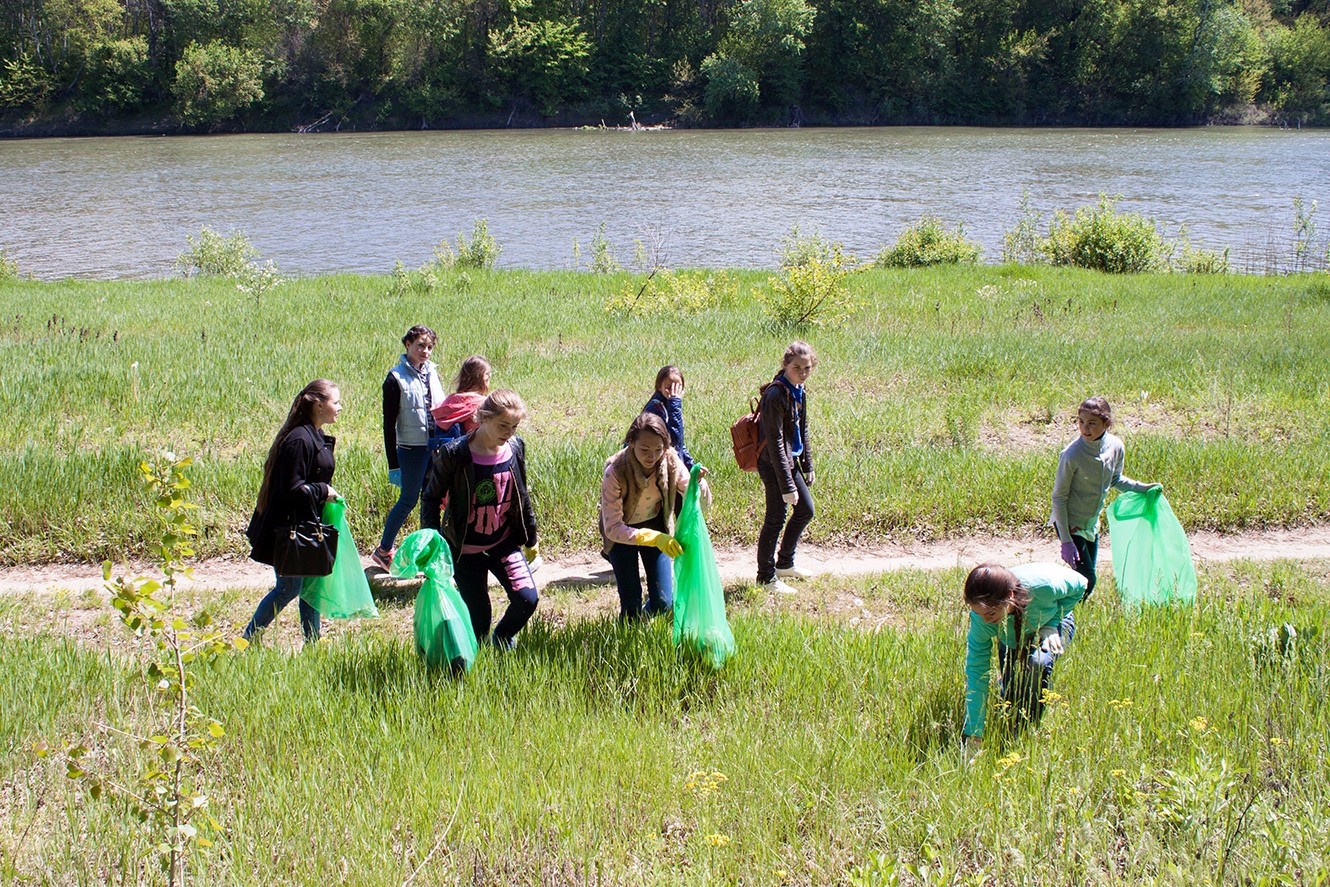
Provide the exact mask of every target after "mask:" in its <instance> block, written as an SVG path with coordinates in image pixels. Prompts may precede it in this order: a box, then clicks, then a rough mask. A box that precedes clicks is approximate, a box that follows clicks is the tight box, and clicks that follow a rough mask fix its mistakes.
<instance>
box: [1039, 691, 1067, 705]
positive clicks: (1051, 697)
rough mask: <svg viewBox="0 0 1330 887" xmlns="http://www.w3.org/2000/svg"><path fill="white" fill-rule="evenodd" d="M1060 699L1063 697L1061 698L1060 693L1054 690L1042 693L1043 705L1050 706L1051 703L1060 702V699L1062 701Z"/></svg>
mask: <svg viewBox="0 0 1330 887" xmlns="http://www.w3.org/2000/svg"><path fill="white" fill-rule="evenodd" d="M1062 698H1063V697H1062V694H1061V693H1058V692H1057V691H1056V690H1045V691H1043V702H1044V705H1052V704H1053V703H1055V702H1057V701H1058V700H1060V699H1062Z"/></svg>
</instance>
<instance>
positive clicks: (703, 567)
mask: <svg viewBox="0 0 1330 887" xmlns="http://www.w3.org/2000/svg"><path fill="white" fill-rule="evenodd" d="M701 467H702V466H701V465H694V466H693V472H692V475H691V476H690V477H689V479H688V492H686V493H684V497H683V508H682V510H681V511H680V512H679V521H678V523H677V524H676V526H675V532H674V537H675V538H676V539H678V540H679V544H680V545H681V546H683V553H682V554H680V555H679V556H678V557H676V558H675V559H674V643H675V645H676V646H678V645H681V644H682V645H687V646H688V647H691V648H692V649H694V650H696V651H698V652H699V653H701V654H702V655H703V656H704V657H706V659H707V660H708V661H710V663H711V667H712V668H720V667H721V666H722V665H724V664H725V660H726V659H728V658H730V657H731V656H733V655H734V651H735V645H734V635H733V634H732V633H731V632H730V624H729V622H727V621H726V620H725V590H724V588H723V587H722V586H721V584H720V571H719V570H718V569H717V568H716V552H715V549H713V548H712V547H711V534H710V533H708V532H707V522H706V519H705V518H703V517H702V503H701V502H700V501H699V498H698V496H699V494H698V483H699V481H701V479H702V475H701V473H700V472H701Z"/></svg>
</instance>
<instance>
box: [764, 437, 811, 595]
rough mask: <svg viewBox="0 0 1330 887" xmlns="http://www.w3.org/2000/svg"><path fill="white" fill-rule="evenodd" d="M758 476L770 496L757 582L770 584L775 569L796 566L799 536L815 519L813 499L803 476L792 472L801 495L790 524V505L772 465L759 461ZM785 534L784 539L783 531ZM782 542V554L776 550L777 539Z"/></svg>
mask: <svg viewBox="0 0 1330 887" xmlns="http://www.w3.org/2000/svg"><path fill="white" fill-rule="evenodd" d="M757 474H758V477H760V478H762V489H763V491H765V493H766V497H767V511H766V515H765V516H764V517H763V518H762V532H761V533H759V534H758V537H757V581H758V582H759V583H762V582H770V581H771V580H773V579H775V578H776V569H777V568H778V567H779V568H780V569H786V568H788V567H793V566H794V550H795V549H796V548H797V547H798V546H799V537H800V536H802V535H803V532H804V528H805V527H807V526H808V524H809V522H810V521H812V519H813V496H812V494H811V493H809V492H808V484H807V483H805V482H804V476H803V473H802V472H800V471H799V469H798V468H797V467H796V468H795V469H794V471H793V477H794V488H795V490H797V491H798V493H799V501H798V502H796V503H795V505H794V513H793V514H791V515H790V521H789V523H786V522H785V516H786V514H787V513H788V512H789V509H790V506H788V505H786V504H785V500H784V499H783V498H782V497H781V492H782V491H781V488H780V481H779V480H778V479H777V477H776V469H775V468H772V467H771V463H769V462H766V461H763V460H759V461H758V463H757ZM782 528H783V529H784V530H785V535H784V536H781V529H782ZM777 539H779V540H780V551H779V552H778V551H777V550H776V540H777Z"/></svg>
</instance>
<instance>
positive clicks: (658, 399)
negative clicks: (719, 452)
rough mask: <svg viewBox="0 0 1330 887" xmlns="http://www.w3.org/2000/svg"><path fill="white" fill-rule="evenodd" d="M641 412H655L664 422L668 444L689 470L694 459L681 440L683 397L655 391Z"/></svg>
mask: <svg viewBox="0 0 1330 887" xmlns="http://www.w3.org/2000/svg"><path fill="white" fill-rule="evenodd" d="M642 412H644V413H655V414H656V415H657V416H659V417H660V419H661V421H662V422H664V423H665V428H666V429H667V430H668V431H669V432H670V445H671V446H672V447H674V452H675V453H677V454H678V456H679V458H680V459H682V460H683V467H684V468H687V469H688V470H689V471H691V470H692V469H693V462H694V461H696V460H694V459H693V454H692V453H690V452H688V445H687V444H686V443H684V440H683V398H682V397H666V396H665V395H663V394H661V393H660V392H659V391H657V392H656V393H655V394H653V395H651V399H650V400H648V401H647V404H646V406H644V407H642Z"/></svg>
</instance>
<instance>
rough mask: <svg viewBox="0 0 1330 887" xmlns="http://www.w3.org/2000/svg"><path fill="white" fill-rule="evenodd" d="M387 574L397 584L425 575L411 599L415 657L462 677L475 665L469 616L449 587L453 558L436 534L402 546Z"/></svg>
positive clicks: (419, 533) (424, 533) (420, 534)
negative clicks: (413, 606) (390, 575)
mask: <svg viewBox="0 0 1330 887" xmlns="http://www.w3.org/2000/svg"><path fill="white" fill-rule="evenodd" d="M391 566H392V569H391V570H390V571H389V572H390V573H392V574H393V575H394V576H396V577H398V578H399V579H413V578H415V577H416V575H417V574H419V573H424V574H425V582H424V584H423V585H421V586H420V592H419V593H418V594H417V595H416V614H415V633H416V652H417V653H419V654H420V655H421V657H422V658H423V659H424V660H425V662H426V664H428V665H430V666H434V667H442V666H448V667H450V668H453V669H454V670H457V671H464V670H466V669H468V668H470V667H471V663H473V662H475V661H476V635H475V633H474V632H473V631H472V630H471V611H470V610H468V609H467V607H466V602H465V601H463V600H462V595H461V594H460V593H459V592H458V590H457V583H456V582H454V581H453V554H452V552H451V551H450V550H449V549H448V543H447V542H446V541H445V540H444V538H443V537H442V536H440V535H439V531H438V530H416V531H415V532H414V533H412V534H411V535H410V536H407V537H406V538H405V539H403V540H402V544H401V545H400V546H398V548H397V553H396V554H395V555H393V562H392V565H391Z"/></svg>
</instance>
